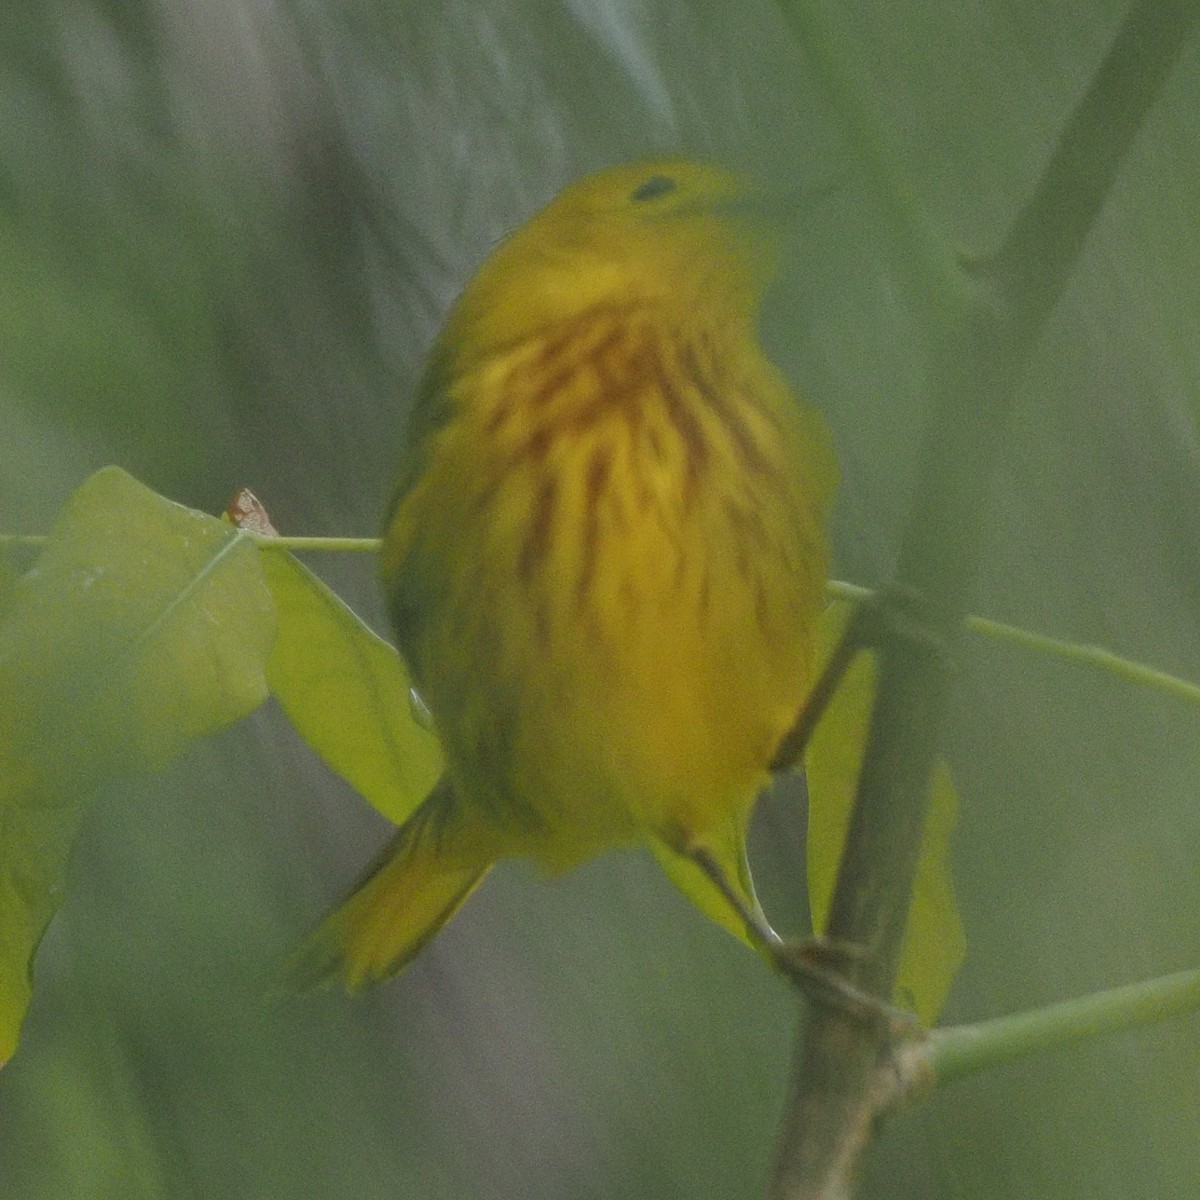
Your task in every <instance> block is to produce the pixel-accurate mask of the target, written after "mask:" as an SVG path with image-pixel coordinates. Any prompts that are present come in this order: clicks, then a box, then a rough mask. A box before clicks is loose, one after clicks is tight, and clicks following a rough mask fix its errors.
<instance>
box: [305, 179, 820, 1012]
mask: <svg viewBox="0 0 1200 1200" xmlns="http://www.w3.org/2000/svg"><path fill="white" fill-rule="evenodd" d="M771 201H772V196H771V194H770V193H769V192H767V191H766V190H765V189H761V188H756V187H754V186H753V185H752V184H750V183H749V182H747V181H746V180H745V179H744V178H743V177H742V176H740V175H738V174H736V173H734V172H732V171H729V170H727V169H726V168H724V167H721V166H718V165H716V164H711V163H705V162H698V161H693V160H691V159H687V158H682V157H666V158H658V159H652V160H648V161H643V162H635V163H626V164H621V165H618V166H614V167H608V168H605V169H602V170H599V171H597V172H595V173H593V174H590V175H586V176H584V177H583V178H582V179H580V180H578V181H577V182H575V183H573V184H571V185H569V186H568V187H566V188H565V189H564V190H563V191H562V192H561V193H560V194H558V195H557V196H556V197H555V198H554V199H552V200H551V201H550V202H549V203H548V204H547V205H546V206H545V207H544V208H543V209H541V210H540V211H539V212H537V213H536V214H535V215H533V216H532V217H531V218H530V219H529V220H527V221H526V222H525V223H524V224H523V225H521V226H519V227H518V228H517V229H516V230H514V231H513V232H512V233H511V234H510V235H509V236H507V237H506V238H505V239H504V240H503V241H502V242H501V243H500V244H499V245H498V246H496V247H495V248H494V250H493V251H492V253H491V254H490V255H489V256H488V257H487V258H486V259H485V261H484V262H483V263H482V265H481V266H480V267H479V268H478V270H477V271H476V273H475V274H474V276H473V277H472V278H471V279H470V280H469V282H468V283H467V284H466V286H465V288H464V290H463V291H462V293H461V294H460V296H459V297H458V299H457V300H456V301H455V303H454V304H453V306H452V308H451V310H450V312H449V314H448V316H447V318H446V320H445V323H444V325H443V327H442V329H441V332H440V333H439V335H438V336H437V338H436V340H435V341H434V344H433V346H432V349H431V351H430V353H429V356H428V359H427V361H426V364H425V367H424V370H423V372H422V374H421V376H420V381H419V385H418V388H417V391H416V395H415V400H414V403H413V405H412V407H411V410H410V414H409V419H408V426H407V436H406V437H405V439H404V445H403V449H402V452H401V454H400V462H399V468H398V473H397V481H396V484H395V488H394V492H393V495H392V498H391V502H390V505H389V506H388V510H387V516H386V521H385V528H384V536H383V549H382V554H381V578H382V583H383V589H384V593H385V596H386V599H387V607H388V614H389V616H390V619H391V623H392V627H393V630H394V633H395V638H396V643H397V646H398V649H399V651H400V653H401V655H402V656H403V658H404V660H405V662H406V665H407V667H408V669H409V671H410V672H411V676H412V679H413V682H414V685H415V688H416V690H417V692H418V693H419V695H420V697H421V699H422V701H423V703H424V705H425V707H426V708H427V710H428V713H429V714H430V720H431V721H432V724H433V727H434V729H435V731H436V733H437V735H438V738H439V739H440V742H441V745H442V748H443V751H444V755H445V770H444V774H443V775H442V777H441V778H440V780H439V781H438V782H437V784H436V785H435V786H434V787H433V789H432V790H431V792H430V793H429V795H428V796H427V797H426V798H425V800H424V801H423V802H422V803H421V804H420V805H419V806H418V807H417V808H416V810H415V811H414V812H413V814H412V815H411V816H410V817H409V818H408V819H407V820H405V821H404V822H403V823H402V824H401V825H400V826H399V828H398V829H397V830H396V832H395V833H394V835H393V836H392V838H391V839H390V841H389V842H388V843H387V845H386V846H385V847H384V849H383V851H382V853H381V854H380V855H379V857H378V858H377V859H376V861H375V862H374V863H373V864H372V865H371V866H370V868H369V869H368V870H367V871H366V873H365V874H364V875H363V877H362V878H361V879H360V881H359V882H358V884H357V885H356V886H355V887H354V888H353V890H352V891H351V893H350V894H349V896H348V897H347V898H346V899H345V900H344V901H343V902H342V903H340V904H339V905H337V906H336V907H335V908H334V909H333V910H332V911H331V912H330V913H329V914H328V915H327V916H326V917H325V918H324V920H323V921H321V923H320V924H319V925H318V926H317V927H316V929H315V930H314V931H313V933H312V934H311V935H310V937H309V938H308V940H307V941H306V942H305V943H304V944H303V945H302V947H301V948H300V950H299V951H298V952H297V954H296V956H295V958H294V960H293V964H292V972H293V977H294V978H295V979H296V980H297V982H299V983H301V984H303V985H315V984H321V983H327V982H331V981H334V980H339V979H340V980H341V981H342V983H343V984H344V985H345V987H346V988H347V990H349V991H351V992H354V991H357V990H359V989H360V988H363V987H365V986H367V985H369V984H372V983H375V982H377V981H379V980H382V979H385V978H388V977H390V976H392V975H394V974H395V973H396V972H397V971H399V970H400V969H401V968H402V967H404V966H405V965H406V964H408V963H410V962H411V961H412V960H413V959H414V958H415V957H416V956H417V955H418V954H419V953H420V952H421V951H422V950H423V949H424V948H425V947H426V946H427V945H428V943H429V942H430V940H431V939H432V938H433V937H434V936H435V935H436V934H437V933H438V931H439V930H440V929H441V928H442V927H443V926H444V925H445V923H446V922H447V921H448V920H449V919H450V918H451V917H452V916H453V915H454V913H455V912H456V911H457V910H458V909H459V907H460V906H461V905H462V904H463V903H464V902H465V901H466V900H467V898H468V897H469V896H470V895H471V894H472V892H473V891H474V890H475V889H476V888H477V887H478V885H479V884H480V883H481V882H482V881H483V879H484V878H485V876H486V875H487V874H488V872H489V870H490V869H491V867H492V866H493V864H495V863H496V862H497V861H499V860H501V859H504V858H508V857H513V856H524V857H527V858H531V859H533V860H534V861H535V862H536V863H537V864H539V865H540V866H541V867H543V868H545V869H546V870H547V871H550V872H560V871H565V870H567V869H569V868H571V867H573V866H575V865H577V864H579V863H581V862H583V861H585V860H587V859H589V858H591V857H593V856H594V855H597V854H599V853H601V852H603V851H606V850H609V849H611V848H614V847H628V846H644V847H647V848H649V849H650V851H651V852H652V853H653V855H654V856H655V858H656V859H657V860H658V862H659V863H660V864H661V865H662V867H663V868H664V870H665V871H666V873H667V875H668V876H669V878H670V879H671V880H672V881H673V882H674V883H675V884H676V885H677V886H678V887H679V889H680V890H681V891H682V892H683V893H684V894H685V895H686V896H687V897H688V898H689V899H691V900H692V901H693V902H694V903H695V904H696V905H697V907H699V908H700V909H701V910H702V911H703V912H704V913H705V914H706V915H708V916H709V917H710V918H712V919H713V920H715V921H716V922H717V923H718V924H720V925H721V926H722V927H723V928H725V929H727V930H729V931H730V932H731V933H733V934H734V935H735V936H737V937H739V938H741V939H742V940H743V941H745V942H747V943H748V944H749V945H751V946H752V947H754V948H755V949H758V950H760V951H764V952H766V951H768V950H769V949H770V948H771V946H773V945H775V944H777V943H778V941H779V939H778V938H777V936H776V935H775V934H774V931H773V930H772V929H771V927H770V925H769V923H768V922H767V920H766V917H765V915H764V914H763V911H762V908H761V906H760V904H759V902H758V899H757V897H756V895H755V891H754V885H753V881H752V878H751V875H750V870H749V866H748V863H747V858H746V849H745V839H746V829H747V824H748V822H749V819H750V815H751V812H752V810H753V807H754V804H755V800H756V798H757V796H758V794H759V792H760V791H761V789H762V787H763V786H764V784H766V783H767V782H768V779H769V767H770V764H771V762H772V760H773V758H774V756H775V754H776V751H777V748H778V746H779V744H780V741H781V739H782V738H783V737H784V735H785V734H786V732H787V731H788V729H789V728H790V727H791V726H792V723H793V721H794V720H795V718H796V715H797V712H798V711H799V710H800V708H801V706H802V705H803V702H804V699H805V696H806V694H807V692H808V689H809V687H810V685H811V683H812V680H813V676H814V668H815V662H814V659H815V654H816V650H815V642H816V629H817V625H818V622H819V620H820V617H821V614H822V611H823V609H824V607H825V585H826V576H827V572H828V545H827V535H826V520H827V515H828V510H829V507H830V505H831V503H832V498H833V495H834V491H835V488H836V482H837V467H836V460H835V457H834V453H833V448H832V444H831V437H830V433H829V430H828V427H827V425H826V424H825V422H824V420H823V419H822V417H821V416H820V414H819V413H818V412H817V411H816V409H815V408H813V407H812V406H811V405H809V404H807V403H802V402H800V401H799V400H797V399H796V397H795V396H794V395H793V394H792V391H791V388H790V387H789V385H788V383H787V382H786V380H785V379H784V377H783V375H782V374H781V372H780V371H779V369H778V368H777V367H776V366H775V365H773V364H772V363H771V361H770V360H769V359H768V358H767V356H766V354H765V352H764V350H763V348H762V346H761V344H760V340H759V335H758V331H757V324H758V315H759V309H760V306H761V301H762V298H763V295H764V293H765V291H766V289H767V286H768V284H769V282H770V280H771V278H772V275H773V273H774V271H775V266H776V259H777V255H778V249H779V246H780V243H781V238H782V234H783V232H784V231H783V230H781V228H780V223H779V220H778V211H777V208H778V206H777V205H774V204H773V203H772V202H771Z"/></svg>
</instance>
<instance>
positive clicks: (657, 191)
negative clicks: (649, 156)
mask: <svg viewBox="0 0 1200 1200" xmlns="http://www.w3.org/2000/svg"><path fill="white" fill-rule="evenodd" d="M678 186H679V185H678V184H677V183H676V182H675V180H674V179H671V178H669V177H668V176H666V175H651V176H650V178H649V179H647V180H646V181H645V182H644V183H639V184H638V186H637V187H636V188H635V189H634V190H633V193H632V195H631V196H630V197H629V198H630V199H631V200H639V201H640V200H657V199H658V198H659V196H665V195H667V194H668V193H669V192H673V191H674V190H675V189H676V188H677V187H678Z"/></svg>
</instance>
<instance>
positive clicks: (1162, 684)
mask: <svg viewBox="0 0 1200 1200" xmlns="http://www.w3.org/2000/svg"><path fill="white" fill-rule="evenodd" d="M829 594H830V595H831V596H834V597H836V598H837V599H839V600H854V601H863V600H867V599H869V598H870V597H872V596H873V595H874V594H875V593H874V592H872V591H871V589H870V588H865V587H860V586H859V585H858V584H856V583H846V582H844V581H842V580H840V579H833V580H830V582H829ZM964 624H965V626H966V628H967V629H968V630H969V631H970V632H972V633H977V634H979V635H980V636H982V637H988V638H992V639H994V640H995V641H999V642H1009V643H1011V644H1012V645H1014V646H1020V647H1021V648H1022V649H1025V650H1032V651H1033V652H1034V653H1036V654H1045V655H1047V656H1049V657H1051V658H1060V659H1063V660H1064V661H1065V662H1070V663H1075V664H1076V665H1078V666H1082V667H1091V668H1093V669H1095V670H1098V671H1104V672H1106V673H1107V674H1109V675H1115V676H1116V677H1117V678H1119V679H1123V680H1125V681H1126V682H1127V683H1133V684H1136V685H1137V686H1139V687H1146V688H1152V689H1153V690H1154V691H1158V692H1164V693H1166V694H1167V695H1168V696H1173V697H1174V698H1175V699H1177V700H1183V701H1185V702H1186V703H1188V704H1194V705H1197V706H1200V684H1195V683H1192V682H1190V681H1189V680H1187V679H1180V678H1179V677H1178V676H1176V675H1169V674H1167V672H1166V671H1159V670H1158V669H1157V668H1155V667H1148V666H1146V665H1145V664H1144V663H1139V662H1135V661H1134V660H1133V659H1130V658H1122V657H1121V656H1120V655H1118V654H1114V653H1113V652H1112V651H1111V650H1106V649H1105V648H1104V647H1103V646H1096V645H1091V644H1088V643H1085V642H1068V641H1064V640H1063V639H1062V638H1055V637H1050V636H1049V635H1047V634H1044V633H1034V632H1033V631H1031V630H1028V629H1022V628H1021V627H1020V626H1018V625H1006V624H1005V623H1004V622H1003V621H993V620H992V619H991V618H990V617H975V616H970V617H967V618H966V621H965V622H964Z"/></svg>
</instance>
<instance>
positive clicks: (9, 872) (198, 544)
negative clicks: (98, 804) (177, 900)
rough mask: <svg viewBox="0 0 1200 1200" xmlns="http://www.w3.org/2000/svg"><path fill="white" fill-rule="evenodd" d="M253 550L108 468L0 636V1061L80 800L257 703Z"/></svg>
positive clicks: (65, 518) (259, 643) (35, 571)
mask: <svg viewBox="0 0 1200 1200" xmlns="http://www.w3.org/2000/svg"><path fill="white" fill-rule="evenodd" d="M273 615H274V614H273V607H272V604H271V597H270V593H269V592H268V591H267V588H266V586H265V584H264V581H263V578H262V572H261V570H260V567H259V563H258V554H257V550H256V547H255V544H254V542H253V541H252V540H251V539H249V538H247V537H246V536H245V535H244V534H242V533H239V532H238V531H236V530H235V529H233V528H232V527H230V526H229V525H227V524H225V523H224V522H222V521H219V520H217V519H215V518H214V517H210V516H206V515H205V514H203V513H198V512H194V511H192V510H191V509H187V508H183V507H181V506H180V505H177V504H173V503H171V502H170V501H168V500H165V499H163V498H162V497H161V496H158V495H156V494H155V493H154V492H152V491H150V490H149V489H148V488H146V487H144V486H142V485H141V484H140V483H138V482H137V481H136V480H134V479H133V478H131V477H130V476H129V475H127V474H126V473H125V472H124V471H121V470H119V469H117V468H115V467H108V468H105V469H104V470H102V471H99V472H97V473H96V474H95V475H93V476H92V477H91V478H90V479H88V480H87V481H86V482H84V483H83V484H82V485H81V486H80V487H79V488H78V489H77V490H76V491H75V493H74V494H73V495H72V496H71V498H70V499H69V500H68V502H67V504H66V506H65V507H64V509H63V511H62V513H61V514H60V516H59V518H58V520H57V522H56V523H55V526H54V530H53V532H52V535H51V538H50V540H49V542H48V543H47V545H46V548H45V550H44V551H43V552H42V554H41V555H40V557H39V558H38V559H37V561H36V563H35V564H34V566H33V567H32V569H31V570H30V571H28V572H27V573H26V574H25V575H23V576H22V577H21V578H20V579H19V580H18V581H17V583H16V584H15V585H14V587H13V588H12V591H11V593H10V594H9V597H8V604H7V608H6V610H5V612H4V619H3V624H0V1061H3V1060H5V1059H7V1058H8V1056H9V1055H10V1054H11V1053H12V1051H13V1049H14V1048H15V1046H16V1041H17V1035H18V1032H19V1029H20V1024H21V1021H22V1019H23V1017H24V1013H25V1009H26V1007H27V1006H28V1003H29V998H30V995H31V991H30V978H29V971H30V963H31V959H32V956H33V953H34V951H35V949H36V947H37V943H38V941H39V940H40V938H41V936H42V933H43V932H44V931H45V928H46V925H47V924H48V923H49V921H50V919H51V917H52V916H53V915H54V912H55V910H56V909H57V907H58V905H59V903H60V902H61V898H62V897H61V883H60V879H61V876H62V872H63V868H64V866H65V862H66V858H67V854H68V852H69V850H70V845H71V841H72V839H73V836H74V832H75V829H76V827H77V825H78V822H79V819H80V817H81V815H82V812H83V808H84V805H85V803H86V802H87V799H88V797H89V795H90V793H91V792H92V791H93V790H94V789H95V787H96V786H97V785H98V784H100V783H102V782H103V781H104V780H105V779H107V778H109V777H111V776H112V775H114V774H118V773H122V772H126V771H130V770H153V769H155V768H158V767H161V766H163V765H165V764H166V763H167V762H168V761H169V760H170V759H171V758H172V757H173V756H174V755H176V754H178V753H179V752H180V751H181V750H182V749H183V748H184V747H185V746H186V745H187V744H188V742H190V741H191V740H192V739H194V738H197V737H200V736H201V735H204V734H208V733H212V732H215V731H216V730H218V729H220V728H221V727H223V726H224V725H227V724H229V723H230V722H231V721H234V720H237V719H238V718H240V717H242V716H244V715H246V714H247V713H249V712H251V711H252V710H253V709H254V708H256V707H257V706H258V705H259V704H260V703H261V702H262V701H263V699H265V697H266V695H267V687H266V679H265V663H266V658H267V654H268V652H269V650H270V646H271V642H272V639H273V637H274V620H273Z"/></svg>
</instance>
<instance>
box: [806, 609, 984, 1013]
mask: <svg viewBox="0 0 1200 1200" xmlns="http://www.w3.org/2000/svg"><path fill="white" fill-rule="evenodd" d="M850 611H851V606H850V605H848V604H844V603H835V604H833V605H831V606H830V607H829V609H827V610H826V614H825V618H824V620H823V621H822V624H821V630H820V657H821V659H822V660H825V659H828V657H829V655H830V654H831V653H832V652H833V648H834V647H835V646H836V645H837V643H838V641H839V640H840V639H841V636H842V632H843V630H844V629H845V626H846V622H847V620H848V618H849V614H850ZM875 674H876V672H875V660H874V657H873V656H872V655H870V654H860V655H859V656H858V657H857V658H856V659H855V661H854V663H853V664H852V665H851V667H850V669H849V671H847V673H846V675H845V677H844V678H843V679H842V681H841V684H840V686H839V687H838V689H837V692H836V693H835V694H834V698H833V701H832V703H831V704H830V706H829V708H828V709H827V710H826V712H825V715H824V716H823V717H822V718H821V721H820V723H819V724H818V725H817V728H816V732H815V733H814V735H813V738H812V741H811V742H810V743H809V747H808V754H807V755H806V758H805V768H806V772H807V776H808V792H809V810H808V888H809V901H810V904H811V906H812V913H813V926H814V928H816V929H818V930H820V929H823V928H824V926H825V922H826V918H827V917H828V914H829V904H830V901H831V899H832V897H833V885H834V881H835V878H836V875H837V869H838V863H839V862H840V861H841V857H842V846H843V844H844V843H845V840H846V829H847V827H848V826H849V823H850V814H851V811H852V809H853V806H854V796H855V791H856V789H857V786H858V774H859V768H860V766H861V765H862V756H863V751H864V749H865V748H866V739H867V728H868V725H869V723H870V718H871V705H872V702H873V700H874V697H875ZM957 813H958V795H957V793H956V792H955V790H954V783H953V780H952V779H951V778H950V772H949V769H948V768H947V767H946V765H945V764H944V763H939V764H938V765H937V768H936V770H935V772H934V779H933V785H932V794H931V798H930V804H929V815H928V817H927V819H926V822H925V832H924V836H923V839H922V842H921V856H920V859H919V860H918V863H917V875H916V880H915V882H914V885H913V897H912V904H911V906H910V908H909V913H908V926H907V929H906V930H905V936H904V947H903V950H902V951H901V958H900V970H899V973H898V975H897V979H896V995H897V998H898V999H899V1000H900V1001H901V1002H902V1003H907V1004H910V1005H911V1006H912V1007H913V1008H914V1009H915V1010H916V1013H917V1015H918V1016H919V1017H920V1019H921V1021H922V1022H923V1023H924V1024H926V1025H932V1024H933V1023H934V1021H935V1020H936V1019H937V1015H938V1013H939V1012H941V1009H942V1006H943V1004H945V1001H946V995H947V993H948V992H949V990H950V985H951V983H952V982H953V981H954V976H955V975H956V974H957V973H958V969H959V967H960V966H961V965H962V960H963V957H964V955H965V952H966V937H965V934H964V932H963V924H962V918H961V916H960V915H959V911H958V905H957V903H956V902H955V899H954V885H953V879H952V876H951V871H950V834H951V832H952V830H953V828H954V823H955V820H956V818H957Z"/></svg>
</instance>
